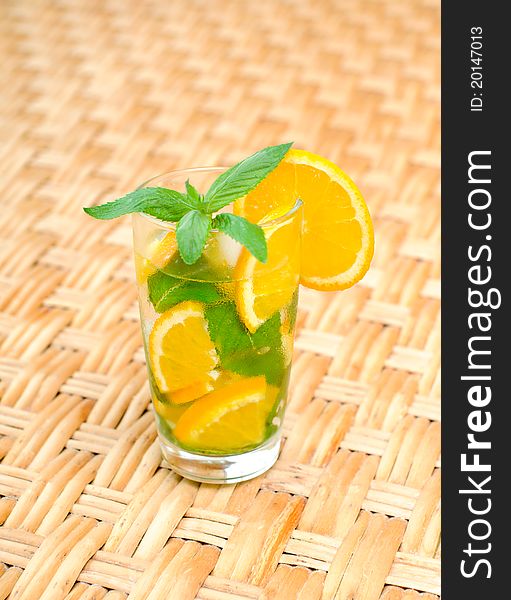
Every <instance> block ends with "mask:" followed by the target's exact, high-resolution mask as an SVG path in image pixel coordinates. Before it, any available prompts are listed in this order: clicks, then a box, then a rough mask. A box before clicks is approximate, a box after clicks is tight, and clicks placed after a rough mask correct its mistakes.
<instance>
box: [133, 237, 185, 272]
mask: <svg viewBox="0 0 511 600" xmlns="http://www.w3.org/2000/svg"><path fill="white" fill-rule="evenodd" d="M176 250H177V241H176V233H175V231H169V232H168V233H167V234H165V236H164V237H163V238H162V239H155V240H153V241H152V242H151V243H150V244H149V245H148V247H147V250H146V256H142V255H141V254H138V253H136V254H135V268H136V271H137V281H138V283H139V284H143V283H145V282H146V281H147V278H148V277H149V276H150V275H152V274H153V273H156V271H158V270H159V269H163V267H165V265H166V264H167V263H168V262H169V261H170V259H171V258H172V257H173V256H174V254H175V253H176Z"/></svg>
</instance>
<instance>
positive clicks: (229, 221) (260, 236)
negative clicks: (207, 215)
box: [213, 213, 268, 263]
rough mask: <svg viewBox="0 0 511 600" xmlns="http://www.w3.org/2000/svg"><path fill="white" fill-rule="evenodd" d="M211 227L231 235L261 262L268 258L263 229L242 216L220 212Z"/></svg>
mask: <svg viewBox="0 0 511 600" xmlns="http://www.w3.org/2000/svg"><path fill="white" fill-rule="evenodd" d="M213 227H217V228H218V229H219V230H220V231H223V232H224V233H226V234H227V235H228V236H230V237H232V239H233V240H236V241H237V242H239V243H240V244H243V246H245V248H246V249H247V250H248V251H249V252H250V253H251V254H253V255H254V256H255V258H257V260H260V261H261V262H262V263H265V262H266V261H267V260H268V247H267V245H266V238H265V237H264V231H263V230H262V229H261V227H259V225H255V224H254V223H251V222H250V221H247V219H245V218H244V217H238V216H237V215H231V214H230V213H222V214H220V215H217V216H216V217H215V218H214V219H213Z"/></svg>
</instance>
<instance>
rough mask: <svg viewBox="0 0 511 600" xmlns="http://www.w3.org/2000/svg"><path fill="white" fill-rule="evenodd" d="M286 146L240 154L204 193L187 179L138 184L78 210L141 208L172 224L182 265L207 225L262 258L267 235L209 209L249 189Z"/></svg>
mask: <svg viewBox="0 0 511 600" xmlns="http://www.w3.org/2000/svg"><path fill="white" fill-rule="evenodd" d="M291 145H292V143H289V144H280V145H278V146H268V147H267V148H264V149H263V150H259V152H256V153H255V154H252V155H251V156H249V157H248V158H245V159H244V160H242V161H241V162H239V163H238V164H237V165H234V166H233V167H231V168H230V169H228V170H227V171H224V172H223V173H222V174H221V175H219V177H217V179H216V180H215V181H214V182H213V184H212V185H211V187H210V188H209V190H208V191H207V192H206V193H205V194H204V196H202V195H201V194H200V193H199V191H198V190H197V189H196V188H195V187H194V186H193V185H192V184H191V183H190V182H189V181H187V182H186V184H185V185H186V193H185V194H183V193H181V192H178V191H175V190H169V189H167V188H162V187H152V188H142V189H140V190H135V191H134V192H131V193H130V194H127V195H126V196H123V197H122V198H118V199H117V200H114V201H113V202H108V203H106V204H102V205H100V206H91V207H90V208H84V209H83V210H84V211H85V212H86V213H87V214H88V215H90V216H91V217H94V218H96V219H115V218H116V217H121V216H123V215H127V214H129V213H135V212H142V213H146V214H148V215H151V216H152V217H156V218H157V219H160V220H162V221H169V222H171V223H177V226H176V239H177V245H178V250H179V254H180V255H181V258H182V259H183V261H184V262H185V263H186V264H187V265H192V264H194V263H195V262H196V261H197V260H198V259H199V257H200V256H201V254H202V251H203V250H204V246H205V245H206V242H207V239H208V237H209V234H210V231H211V229H212V228H213V229H215V228H216V229H219V230H220V231H222V232H223V233H225V234H226V235H228V236H230V237H232V238H233V239H234V240H236V241H237V242H239V243H240V244H242V245H243V246H245V247H246V248H247V250H248V251H249V252H251V253H252V254H253V255H254V256H255V258H257V260H260V261H261V262H266V260H267V255H268V251H267V247H266V239H265V237H264V232H263V230H262V229H261V227H259V225H255V224H254V223H250V222H249V221H247V220H246V219H244V218H243V217H238V216H236V215H231V214H228V213H223V214H219V215H216V216H215V217H213V214H214V213H216V212H217V211H219V210H220V209H222V208H224V207H225V206H227V205H228V204H230V203H231V202H233V201H234V200H237V199H238V198H242V197H243V196H245V195H246V194H248V193H249V192H251V191H252V190H253V189H254V188H255V187H256V186H257V185H258V184H259V183H261V181H262V180H263V179H264V178H265V177H266V176H267V175H268V174H269V173H271V172H272V171H273V170H274V169H275V168H276V167H277V165H278V164H279V163H280V161H281V160H282V159H283V158H284V156H285V155H286V153H287V151H288V150H289V148H290V147H291Z"/></svg>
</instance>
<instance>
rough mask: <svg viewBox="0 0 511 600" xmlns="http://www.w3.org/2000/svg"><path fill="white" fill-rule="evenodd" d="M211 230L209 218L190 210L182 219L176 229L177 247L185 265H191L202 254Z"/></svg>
mask: <svg viewBox="0 0 511 600" xmlns="http://www.w3.org/2000/svg"><path fill="white" fill-rule="evenodd" d="M210 229H211V216H210V215H205V214H204V213H201V212H200V211H198V210H191V211H190V212H187V213H186V214H185V215H184V217H182V218H181V219H180V221H179V223H178V224H177V227H176V239H177V247H178V249H179V254H180V255H181V258H182V259H183V261H184V262H185V263H186V264H187V265H193V263H194V262H196V261H197V260H198V259H199V256H200V255H201V254H202V250H203V249H204V246H205V245H206V240H207V238H208V235H209V230H210Z"/></svg>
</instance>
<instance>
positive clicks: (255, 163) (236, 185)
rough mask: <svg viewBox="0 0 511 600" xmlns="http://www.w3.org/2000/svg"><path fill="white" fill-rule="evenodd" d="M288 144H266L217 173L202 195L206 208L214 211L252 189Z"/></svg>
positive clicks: (281, 156)
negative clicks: (222, 171) (219, 173)
mask: <svg viewBox="0 0 511 600" xmlns="http://www.w3.org/2000/svg"><path fill="white" fill-rule="evenodd" d="M291 146H292V142H291V143H289V144H280V145H278V146H268V147H267V148H264V149H263V150H259V152H256V153H255V154H252V155H251V156H249V157H248V158H245V160H242V161H241V162H239V163H238V164H237V165H234V167H231V168H230V169H228V170H227V171H225V172H224V173H222V174H221V175H219V176H218V177H217V178H216V179H215V181H214V182H213V184H212V185H211V187H210V188H209V190H208V191H207V192H206V195H205V197H204V203H205V205H206V210H207V212H209V213H214V212H216V211H217V210H220V209H221V208H223V207H224V206H227V204H229V203H230V202H233V201H234V200H237V199H238V198H241V197H242V196H245V195H246V194H248V192H250V191H251V190H253V189H254V188H255V187H256V186H257V184H258V183H260V182H261V181H262V180H263V179H264V178H265V177H266V176H267V175H268V174H269V173H271V172H272V171H273V169H275V167H276V166H277V165H278V164H279V163H280V161H281V160H282V159H283V158H284V156H285V154H286V152H287V151H288V150H289V148H291Z"/></svg>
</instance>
